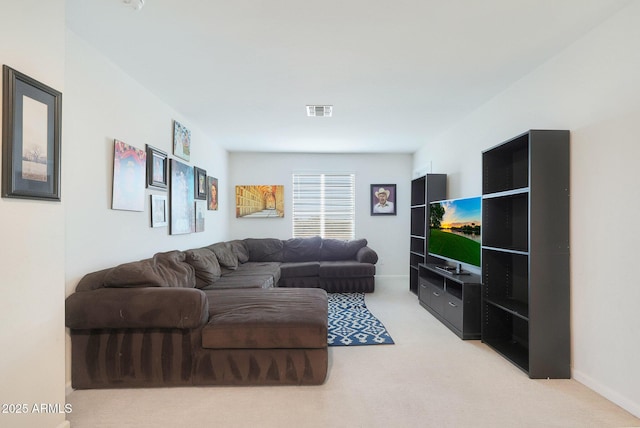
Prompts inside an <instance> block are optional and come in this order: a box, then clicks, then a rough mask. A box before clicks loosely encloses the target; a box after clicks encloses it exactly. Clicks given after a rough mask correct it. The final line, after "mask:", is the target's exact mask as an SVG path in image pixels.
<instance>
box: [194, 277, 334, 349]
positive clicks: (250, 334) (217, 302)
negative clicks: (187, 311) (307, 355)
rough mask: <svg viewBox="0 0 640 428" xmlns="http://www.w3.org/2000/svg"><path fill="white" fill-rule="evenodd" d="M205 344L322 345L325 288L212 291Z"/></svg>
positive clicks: (232, 346) (221, 346)
mask: <svg viewBox="0 0 640 428" xmlns="http://www.w3.org/2000/svg"><path fill="white" fill-rule="evenodd" d="M208 296H209V322H208V323H207V325H206V326H204V327H203V329H202V347H203V348H210V349H276V348H298V349H300V348H324V347H326V346H327V324H328V317H327V293H326V292H325V291H324V290H321V289H318V288H309V289H296V288H271V289H266V290H263V289H250V290H219V291H215V292H209V293H208Z"/></svg>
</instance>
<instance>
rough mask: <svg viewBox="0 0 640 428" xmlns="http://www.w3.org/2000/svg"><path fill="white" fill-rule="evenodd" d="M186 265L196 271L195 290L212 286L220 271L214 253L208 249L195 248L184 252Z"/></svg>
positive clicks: (218, 277)
mask: <svg viewBox="0 0 640 428" xmlns="http://www.w3.org/2000/svg"><path fill="white" fill-rule="evenodd" d="M185 254H186V256H187V257H186V260H187V263H189V264H190V265H191V266H193V268H194V269H195V271H196V288H205V287H208V286H209V285H213V283H214V282H216V281H217V280H218V279H220V275H221V274H222V271H221V270H220V263H218V258H217V257H216V255H215V253H214V252H213V251H211V250H210V249H208V248H196V249H193V250H187V251H185Z"/></svg>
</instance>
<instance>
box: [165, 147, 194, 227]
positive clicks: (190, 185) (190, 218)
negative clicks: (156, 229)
mask: <svg viewBox="0 0 640 428" xmlns="http://www.w3.org/2000/svg"><path fill="white" fill-rule="evenodd" d="M170 165H171V184H170V202H169V209H170V212H171V221H170V227H169V233H170V234H172V235H178V234H184V233H192V232H194V231H195V205H194V201H195V199H194V197H193V195H194V180H193V167H192V166H190V165H187V164H184V163H182V162H180V161H178V160H176V159H171V164H170Z"/></svg>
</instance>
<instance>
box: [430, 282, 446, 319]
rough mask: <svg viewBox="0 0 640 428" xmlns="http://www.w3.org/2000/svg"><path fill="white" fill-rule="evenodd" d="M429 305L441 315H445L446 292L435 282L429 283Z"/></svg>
mask: <svg viewBox="0 0 640 428" xmlns="http://www.w3.org/2000/svg"><path fill="white" fill-rule="evenodd" d="M429 294H430V296H429V306H430V307H431V309H433V310H434V311H436V313H438V314H439V315H443V316H444V304H445V297H444V296H445V292H444V290H443V289H442V288H440V287H438V286H437V285H434V284H429Z"/></svg>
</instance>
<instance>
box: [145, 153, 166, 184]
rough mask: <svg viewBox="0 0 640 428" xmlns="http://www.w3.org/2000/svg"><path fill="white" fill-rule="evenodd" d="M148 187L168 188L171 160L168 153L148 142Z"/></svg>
mask: <svg viewBox="0 0 640 428" xmlns="http://www.w3.org/2000/svg"><path fill="white" fill-rule="evenodd" d="M146 149H147V187H150V188H153V189H161V190H167V183H168V181H169V180H168V171H169V161H168V159H167V153H166V152H163V151H162V150H160V149H157V148H155V147H153V146H150V145H148V144H147V146H146Z"/></svg>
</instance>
